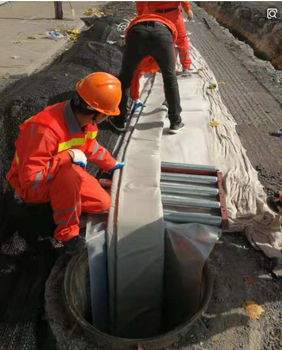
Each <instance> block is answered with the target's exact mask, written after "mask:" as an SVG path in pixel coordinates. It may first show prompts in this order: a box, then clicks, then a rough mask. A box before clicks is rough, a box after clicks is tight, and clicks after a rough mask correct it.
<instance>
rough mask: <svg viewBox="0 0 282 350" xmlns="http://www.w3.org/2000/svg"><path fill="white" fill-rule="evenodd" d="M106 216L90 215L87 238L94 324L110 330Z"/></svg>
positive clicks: (100, 328)
mask: <svg viewBox="0 0 282 350" xmlns="http://www.w3.org/2000/svg"><path fill="white" fill-rule="evenodd" d="M106 218H107V217H106V216H105V215H102V214H101V215H88V220H87V226H86V240H87V244H88V263H89V274H90V276H89V277H90V299H91V310H92V324H93V326H94V327H96V328H98V329H99V330H101V331H103V332H106V333H108V332H109V317H108V314H109V311H108V297H107V296H108V287H107V285H108V280H107V245H106V227H107V225H106Z"/></svg>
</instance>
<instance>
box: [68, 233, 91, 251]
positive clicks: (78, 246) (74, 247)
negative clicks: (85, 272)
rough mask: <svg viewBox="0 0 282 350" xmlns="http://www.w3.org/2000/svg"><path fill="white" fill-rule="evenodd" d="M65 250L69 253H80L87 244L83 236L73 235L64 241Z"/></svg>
mask: <svg viewBox="0 0 282 350" xmlns="http://www.w3.org/2000/svg"><path fill="white" fill-rule="evenodd" d="M64 247H65V251H66V253H67V254H69V255H75V254H79V253H82V252H83V251H84V250H85V249H86V247H87V245H86V240H85V238H84V237H81V236H79V235H78V236H75V237H73V238H72V239H70V240H69V241H67V242H64Z"/></svg>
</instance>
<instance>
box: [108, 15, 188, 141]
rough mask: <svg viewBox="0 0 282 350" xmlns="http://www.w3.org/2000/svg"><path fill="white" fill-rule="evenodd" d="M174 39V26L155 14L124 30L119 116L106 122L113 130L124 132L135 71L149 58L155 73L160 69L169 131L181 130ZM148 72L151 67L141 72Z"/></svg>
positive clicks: (137, 20) (139, 18) (138, 18)
mask: <svg viewBox="0 0 282 350" xmlns="http://www.w3.org/2000/svg"><path fill="white" fill-rule="evenodd" d="M176 38H177V31H176V28H175V26H174V24H173V23H172V22H170V21H169V20H167V19H166V18H163V17H161V16H158V15H157V14H154V15H142V16H139V17H137V18H135V19H134V20H133V21H132V22H131V23H130V25H129V26H128V28H127V31H126V45H125V52H124V55H123V60H122V69H121V75H120V80H121V84H122V100H121V103H120V105H119V108H120V116H119V117H117V118H110V119H109V121H110V123H111V124H112V125H113V126H114V128H115V129H117V130H119V131H124V129H125V128H124V123H125V116H126V112H127V101H128V95H129V89H130V86H131V84H132V79H133V76H134V73H135V70H138V65H140V64H141V65H142V63H144V62H148V63H149V62H150V59H151V60H152V61H153V62H154V63H155V62H156V63H157V65H156V64H155V66H156V67H157V69H156V70H158V69H159V68H160V69H161V72H162V76H163V81H164V87H165V96H166V100H167V102H168V105H169V108H168V117H169V120H170V128H169V132H170V133H172V134H176V133H178V132H179V131H180V130H182V129H183V128H184V124H183V123H182V120H181V116H180V113H181V110H182V109H181V106H180V96H179V89H178V82H177V77H176V74H175V52H174V42H175V40H176ZM148 58H149V59H148ZM158 67H159V68H158ZM141 71H142V69H141ZM150 71H151V70H150V67H146V66H145V67H144V72H150ZM144 72H143V73H144ZM151 72H153V71H151ZM131 95H132V94H131Z"/></svg>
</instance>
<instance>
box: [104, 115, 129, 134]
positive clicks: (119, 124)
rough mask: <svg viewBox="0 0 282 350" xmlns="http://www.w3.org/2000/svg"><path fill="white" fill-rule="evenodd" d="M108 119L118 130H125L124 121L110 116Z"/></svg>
mask: <svg viewBox="0 0 282 350" xmlns="http://www.w3.org/2000/svg"><path fill="white" fill-rule="evenodd" d="M108 121H109V123H110V124H111V125H112V126H113V127H114V128H115V129H116V130H117V131H125V127H124V122H121V121H119V120H118V119H116V118H115V117H112V118H109V119H108Z"/></svg>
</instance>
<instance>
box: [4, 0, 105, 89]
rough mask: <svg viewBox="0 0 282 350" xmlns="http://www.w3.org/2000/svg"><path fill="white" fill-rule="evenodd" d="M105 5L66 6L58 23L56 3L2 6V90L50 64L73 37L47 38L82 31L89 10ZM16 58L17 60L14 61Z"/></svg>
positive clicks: (95, 2) (23, 2) (8, 4)
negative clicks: (49, 34) (53, 33)
mask: <svg viewBox="0 0 282 350" xmlns="http://www.w3.org/2000/svg"><path fill="white" fill-rule="evenodd" d="M103 3H104V2H101V1H72V2H71V5H72V7H73V9H74V11H75V18H73V16H72V11H71V7H70V5H69V2H63V12H64V19H63V20H55V19H54V15H55V11H54V3H53V2H52V1H50V2H47V1H38V2H37V1H32V2H28V1H20V2H11V1H10V2H9V3H5V4H2V5H1V6H0V32H1V50H0V90H1V89H3V87H4V86H6V85H7V84H8V83H9V82H11V81H14V80H15V79H19V78H22V77H24V76H28V75H30V74H31V73H33V72H34V71H35V70H37V69H40V68H42V66H44V65H45V64H46V63H48V62H50V60H51V59H53V58H54V56H55V55H56V54H59V53H60V52H61V51H62V50H64V49H66V48H67V47H68V45H71V41H70V39H69V37H67V36H65V37H64V38H62V39H59V40H57V41H55V40H50V39H48V38H47V37H46V32H48V31H51V30H55V31H59V32H60V33H62V34H65V33H66V32H67V30H68V29H81V28H82V27H83V25H84V22H83V21H81V19H80V17H86V16H85V15H84V14H83V13H84V11H86V10H87V9H89V8H93V7H98V6H100V5H101V4H103ZM13 57H14V58H13Z"/></svg>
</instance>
